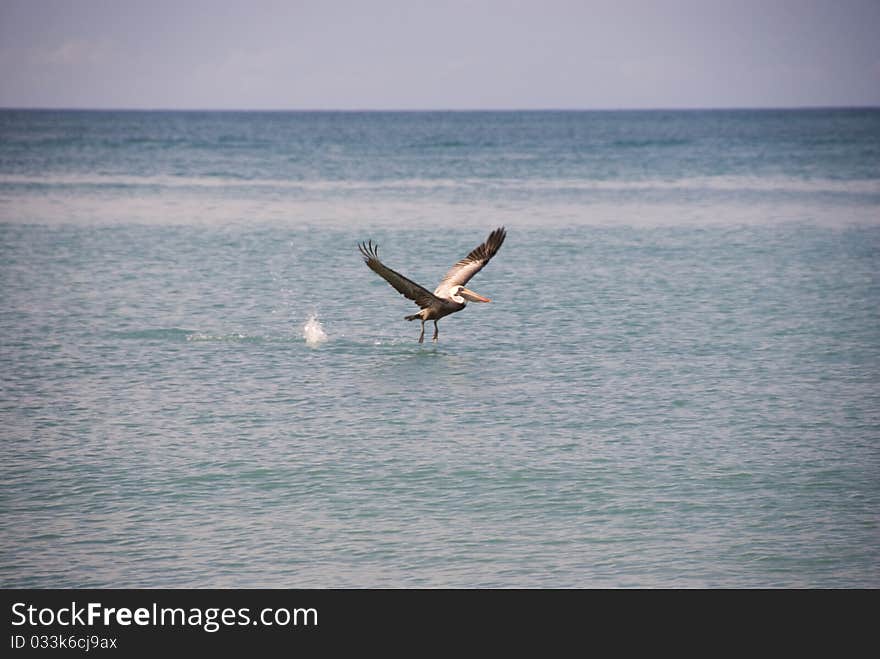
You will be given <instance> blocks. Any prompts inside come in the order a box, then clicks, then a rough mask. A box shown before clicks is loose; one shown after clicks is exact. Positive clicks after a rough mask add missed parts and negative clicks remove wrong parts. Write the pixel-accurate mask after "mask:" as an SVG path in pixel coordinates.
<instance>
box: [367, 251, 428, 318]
mask: <svg viewBox="0 0 880 659" xmlns="http://www.w3.org/2000/svg"><path fill="white" fill-rule="evenodd" d="M358 249H360V251H361V254H363V256H364V263H366V264H367V267H369V268H370V270H372V271H373V272H375V273H376V274H377V275H379V276H380V277H382V279H384V280H385V281H387V282H388V283H389V284H391V285H392V286H393V287H394V288H395V290H397V292H398V293H400V294H401V295H403V296H405V297H408V298H409V299H410V300H412V301H413V302H415V303H416V304H417V305H419V307H421V308H422V309H424V308H425V307H429V306H431V305H432V304H434V303H435V302H441V301H442V300H440V298H438V297H437V296H436V295H434V294H433V293H431V292H430V291H429V290H427V289H425V288H422V287H421V286H419V285H418V284H417V283H415V282H414V281H412V280H410V279H407V278H406V277H404V276H403V275H402V274H400V273H399V272H395V271H394V270H392V269H391V268H389V267H388V266H386V265H385V264H384V263H382V261H380V260H379V246H378V245H374V244H373V241H372V240H371V241H369V242H366V243H361V244H360V245H358Z"/></svg>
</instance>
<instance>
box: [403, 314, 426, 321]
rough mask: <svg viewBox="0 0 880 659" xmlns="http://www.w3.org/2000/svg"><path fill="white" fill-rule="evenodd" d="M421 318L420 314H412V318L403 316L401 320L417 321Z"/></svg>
mask: <svg viewBox="0 0 880 659" xmlns="http://www.w3.org/2000/svg"><path fill="white" fill-rule="evenodd" d="M421 317H422V314H421V313H414V314H413V315H412V316H404V317H403V319H404V320H418V319H419V318H421Z"/></svg>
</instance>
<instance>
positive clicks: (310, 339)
mask: <svg viewBox="0 0 880 659" xmlns="http://www.w3.org/2000/svg"><path fill="white" fill-rule="evenodd" d="M303 338H304V339H305V340H306V345H308V346H311V347H312V348H315V347H317V346H319V345H321V344H322V343H324V341H326V340H327V333H326V332H325V331H324V327H323V326H322V325H321V321H320V320H318V314H316V313H313V314H312V315H311V316H309V319H308V320H307V321H306V324H305V325H303Z"/></svg>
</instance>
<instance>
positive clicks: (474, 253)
mask: <svg viewBox="0 0 880 659" xmlns="http://www.w3.org/2000/svg"><path fill="white" fill-rule="evenodd" d="M506 236H507V231H505V230H504V227H498V228H497V229H495V231H493V232H492V233H490V234H489V237H488V238H486V241H485V242H484V243H483V244H482V245H480V246H479V247H475V248H474V249H473V250H471V253H470V254H468V255H467V256H465V257H464V258H463V259H462V260H461V261H459V262H458V263H456V264H455V265H454V266H452V268H451V269H450V270H449V272H447V273H446V274H445V275H444V277H443V279H442V280H440V284H439V285H438V286H437V288H436V290H435V291H434V295H437V296H439V297H449V289H451V288H452V287H453V286H464V285H465V284H467V283H468V281H470V279H471V277H473V276H474V275H475V274H477V273H478V272H479V271H480V270H482V269H483V268H484V267H485V265H486V264H487V263H488V262H489V259H491V258H492V257H493V256H495V254H496V252H498V249H499V248H500V247H501V245H502V243H504V238H505V237H506Z"/></svg>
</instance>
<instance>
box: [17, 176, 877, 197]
mask: <svg viewBox="0 0 880 659" xmlns="http://www.w3.org/2000/svg"><path fill="white" fill-rule="evenodd" d="M0 185H21V186H46V187H106V188H118V187H144V188H224V189H230V188H242V189H246V188H265V189H278V190H289V191H301V192H316V193H330V192H381V191H398V192H400V191H407V190H414V191H417V190H435V191H442V190H449V191H461V190H470V191H478V190H484V191H493V190H494V191H500V192H503V191H506V190H518V191H526V192H528V191H536V192H541V191H550V192H554V191H556V192H565V191H569V192H574V191H587V192H589V191H650V190H706V191H745V192H747V191H755V192H794V193H797V192H802V193H821V192H830V193H845V194H880V179H878V178H873V179H849V180H842V179H809V178H794V177H785V176H694V177H686V178H668V179H667V178H662V179H638V180H633V179H630V180H626V179H590V178H552V179H550V178H497V179H495V178H478V177H466V178H400V179H381V180H329V179H318V180H307V181H300V180H295V181H291V180H285V179H269V178H267V179H247V178H240V177H234V176H229V175H221V174H217V175H210V176H199V177H192V176H131V175H113V174H107V175H102V174H62V175H49V176H34V175H24V174H3V175H0Z"/></svg>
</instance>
